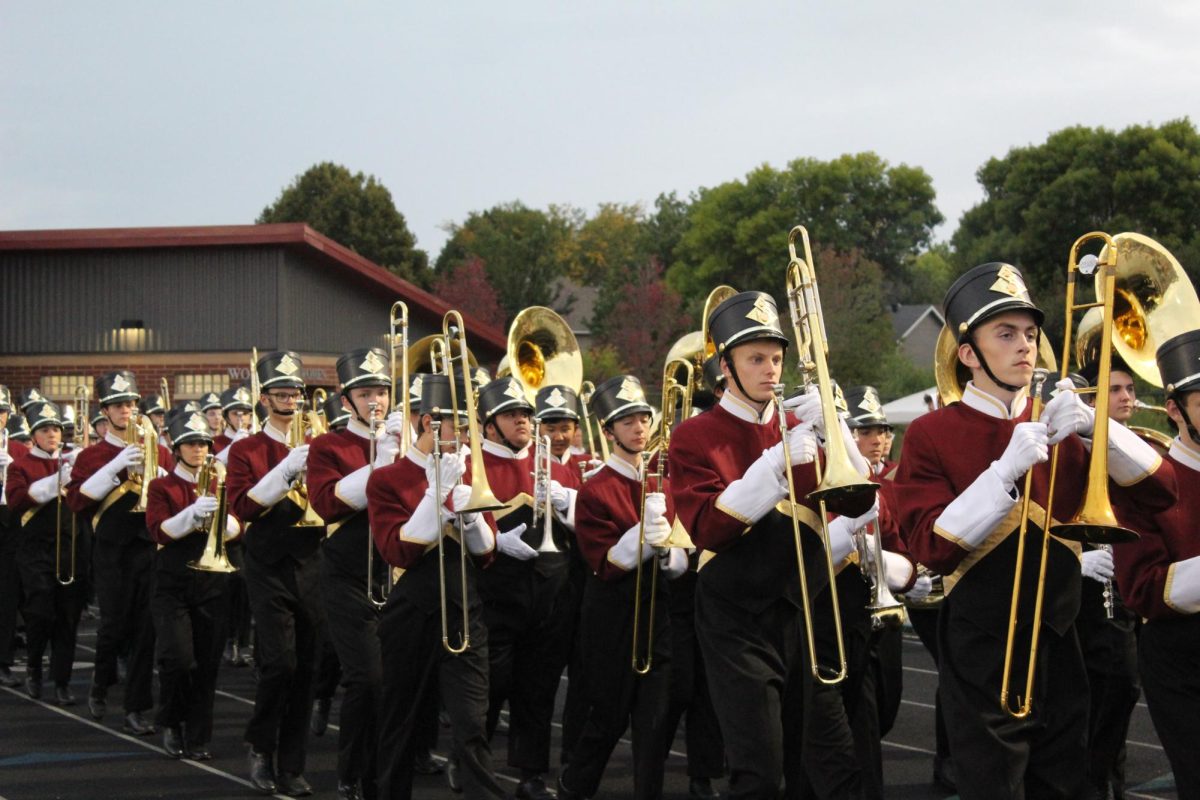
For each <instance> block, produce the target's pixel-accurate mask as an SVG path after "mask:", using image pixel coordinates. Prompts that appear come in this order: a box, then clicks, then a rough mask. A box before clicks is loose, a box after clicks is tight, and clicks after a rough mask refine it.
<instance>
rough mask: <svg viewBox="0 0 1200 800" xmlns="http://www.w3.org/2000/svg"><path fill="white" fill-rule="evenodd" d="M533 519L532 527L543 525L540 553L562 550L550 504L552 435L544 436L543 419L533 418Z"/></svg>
mask: <svg viewBox="0 0 1200 800" xmlns="http://www.w3.org/2000/svg"><path fill="white" fill-rule="evenodd" d="M533 442H534V448H533V496H534V498H536V499H535V500H534V503H533V520H532V523H531V527H533V528H534V529H535V530H536V529H537V526H538V524H539V523H540V524H541V526H542V542H541V544H539V545H538V548H537V550H538V552H539V553H558V552H561V551H560V550H559V549H558V547H557V546H556V545H555V544H554V508H553V507H552V506H551V505H550V463H551V460H552V459H553V457H554V456H553V455H552V454H551V452H550V437H549V436H542V421H541V420H539V419H536V418H535V419H534V420H533Z"/></svg>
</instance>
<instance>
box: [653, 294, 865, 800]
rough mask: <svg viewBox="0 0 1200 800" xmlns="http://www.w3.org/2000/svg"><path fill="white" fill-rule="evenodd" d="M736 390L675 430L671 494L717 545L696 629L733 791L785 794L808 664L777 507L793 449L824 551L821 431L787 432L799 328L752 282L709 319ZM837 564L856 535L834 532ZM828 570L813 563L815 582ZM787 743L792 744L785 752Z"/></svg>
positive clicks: (810, 541)
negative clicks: (789, 326) (788, 368)
mask: <svg viewBox="0 0 1200 800" xmlns="http://www.w3.org/2000/svg"><path fill="white" fill-rule="evenodd" d="M709 331H710V332H711V334H712V338H713V341H714V342H715V343H716V345H717V348H718V352H719V353H720V355H721V371H722V373H723V374H724V375H725V376H726V379H727V387H728V388H727V389H726V391H725V393H724V395H723V396H722V397H721V400H720V402H719V403H718V404H717V405H716V406H714V407H713V408H712V409H710V410H709V411H707V412H705V413H703V414H700V415H699V416H696V417H692V418H691V419H689V420H685V421H684V422H682V423H681V424H680V425H679V427H678V428H676V429H675V431H674V434H673V435H672V437H671V452H670V464H671V495H672V499H673V500H674V503H675V509H676V511H677V513H678V515H679V520H680V522H681V523H682V524H683V526H684V528H685V529H686V530H687V531H689V532H690V533H691V535H692V539H693V541H694V542H695V544H696V546H697V547H699V548H702V549H703V550H705V551H708V552H706V553H705V554H704V555H703V556H702V557H701V567H700V570H699V578H698V581H697V585H696V631H697V636H698V638H699V640H700V648H701V651H702V652H703V654H704V665H705V669H706V670H707V673H708V683H709V687H710V691H711V694H712V697H713V705H714V707H715V708H716V712H717V718H718V719H719V720H720V723H721V733H722V734H723V735H724V739H725V746H726V749H727V752H728V756H729V769H730V781H729V789H730V796H731V797H775V796H776V793H777V792H778V788H779V784H780V781H781V779H782V778H783V776H784V770H785V765H786V767H787V769H788V770H789V773H790V774H794V772H793V771H795V770H798V764H799V761H800V753H799V752H798V751H797V750H796V746H797V745H798V744H799V743H800V739H801V721H802V716H803V715H802V714H801V713H797V712H798V711H799V709H800V705H801V703H802V700H801V697H802V686H803V684H804V682H805V680H806V678H805V677H804V676H805V673H806V671H807V669H806V668H805V667H803V666H802V663H801V661H802V659H801V650H802V649H803V647H802V645H803V642H802V638H803V635H802V633H801V631H802V629H801V627H800V603H801V601H800V585H799V578H798V575H797V570H798V567H797V562H796V544H795V542H794V539H793V529H792V522H791V520H790V519H789V518H788V517H787V516H785V515H784V514H783V513H781V512H780V511H778V510H777V509H776V504H778V503H780V502H781V501H782V500H784V499H785V498H786V497H787V495H788V489H787V480H786V476H785V474H784V453H783V448H784V447H787V448H788V450H789V456H790V458H791V461H792V464H793V471H792V475H793V478H794V481H795V484H794V485H795V488H796V497H797V501H798V502H800V503H804V504H803V505H801V506H798V507H797V508H796V509H795V510H794V511H793V513H796V514H800V515H802V516H803V530H802V534H804V535H803V536H802V543H801V544H802V547H803V549H804V552H805V559H806V560H807V561H808V562H809V563H812V564H817V563H819V562H818V560H819V559H821V558H824V554H823V552H822V547H821V544H820V539H819V537H818V536H817V535H816V534H815V531H814V526H816V525H818V524H819V523H818V520H817V518H816V512H815V510H814V507H813V506H811V505H808V504H806V501H803V500H802V498H803V497H805V495H807V494H808V493H809V492H810V491H812V489H814V488H815V487H816V479H815V469H814V467H813V465H812V462H813V461H814V459H815V458H816V457H817V440H816V435H815V433H814V430H813V427H812V426H811V425H809V424H800V425H795V426H792V427H791V428H790V429H789V432H788V441H787V442H786V443H785V442H783V441H782V436H781V434H780V425H779V420H778V418H777V417H776V416H775V413H776V404H775V402H774V387H775V385H776V384H778V383H779V382H780V379H781V376H782V374H783V355H784V350H785V348H786V347H787V337H786V336H784V334H783V331H782V330H781V329H780V327H779V318H778V313H777V312H776V310H775V301H774V300H773V299H772V298H771V296H770V295H768V294H766V293H763V292H742V293H740V294H736V295H734V296H733V297H730V298H728V299H727V300H725V301H724V302H723V303H721V304H720V305H719V306H718V307H717V308H716V309H714V311H713V312H712V314H711V315H710V317H709ZM833 547H834V549H835V553H834V557H835V562H839V561H841V560H842V559H843V558H844V557H845V556H846V555H847V554H849V552H850V550H851V548H852V543H851V542H850V540H849V538H848V537H846V538H845V540H844V541H843V540H838V541H835V542H833ZM823 576H824V570H817V569H811V570H809V579H810V581H811V582H814V583H813V587H812V590H813V592H814V594H815V591H816V590H817V589H819V588H820V585H821V584H820V581H822V580H823ZM785 747H786V753H785Z"/></svg>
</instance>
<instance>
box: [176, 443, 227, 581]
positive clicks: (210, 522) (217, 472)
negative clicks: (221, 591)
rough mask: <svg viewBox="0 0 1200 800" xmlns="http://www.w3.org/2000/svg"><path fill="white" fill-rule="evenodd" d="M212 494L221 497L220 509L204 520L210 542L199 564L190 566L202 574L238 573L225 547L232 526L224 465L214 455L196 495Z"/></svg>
mask: <svg viewBox="0 0 1200 800" xmlns="http://www.w3.org/2000/svg"><path fill="white" fill-rule="evenodd" d="M206 494H212V495H214V496H215V497H216V498H217V510H216V511H215V512H213V514H212V515H210V516H209V517H207V518H206V519H205V520H204V527H205V528H206V529H207V530H208V541H207V543H206V544H205V545H204V552H203V553H201V554H200V558H198V559H196V560H195V561H189V562H188V567H189V568H191V569H195V570H199V571H201V572H225V573H228V572H237V567H235V566H234V565H233V564H232V563H231V562H230V561H229V554H228V553H227V552H226V548H225V529H226V526H227V525H228V524H229V506H228V499H227V496H226V490H225V474H224V471H223V470H222V468H221V462H220V461H217V460H216V459H215V458H214V457H213V456H212V455H211V454H209V455H207V456H205V457H204V464H203V466H201V467H200V474H199V475H197V476H196V496H197V497H202V496H204V495H206Z"/></svg>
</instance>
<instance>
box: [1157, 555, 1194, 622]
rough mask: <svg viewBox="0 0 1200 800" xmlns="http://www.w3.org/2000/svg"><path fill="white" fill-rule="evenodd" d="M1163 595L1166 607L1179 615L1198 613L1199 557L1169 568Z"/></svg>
mask: <svg viewBox="0 0 1200 800" xmlns="http://www.w3.org/2000/svg"><path fill="white" fill-rule="evenodd" d="M1163 595H1164V597H1163V599H1164V600H1165V601H1166V603H1167V605H1169V606H1170V607H1171V608H1173V609H1175V610H1176V611H1178V612H1179V613H1181V614H1195V613H1196V612H1198V611H1200V556H1192V557H1191V558H1188V559H1184V560H1183V561H1176V562H1175V563H1174V564H1172V565H1171V566H1170V568H1169V569H1168V570H1167V585H1166V587H1165V590H1164V592H1163Z"/></svg>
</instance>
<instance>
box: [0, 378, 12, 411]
mask: <svg viewBox="0 0 1200 800" xmlns="http://www.w3.org/2000/svg"><path fill="white" fill-rule="evenodd" d="M0 411H12V392H10V391H9V390H8V387H7V386H5V385H4V384H3V383H0Z"/></svg>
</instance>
